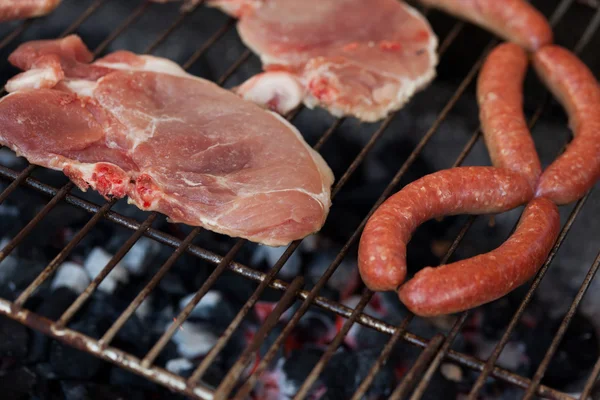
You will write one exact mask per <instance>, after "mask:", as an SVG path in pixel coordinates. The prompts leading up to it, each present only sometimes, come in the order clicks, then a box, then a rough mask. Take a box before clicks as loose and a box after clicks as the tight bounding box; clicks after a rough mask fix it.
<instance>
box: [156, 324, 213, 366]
mask: <svg viewBox="0 0 600 400" xmlns="http://www.w3.org/2000/svg"><path fill="white" fill-rule="evenodd" d="M172 323H173V322H172ZM172 323H171V324H172ZM171 324H168V325H167V327H166V329H168V328H169V327H170V326H171ZM166 329H165V330H166ZM218 339H219V338H218V336H217V335H216V334H214V333H213V332H211V330H210V329H209V328H208V326H207V325H205V324H196V323H193V322H189V321H186V322H184V323H183V325H181V327H179V329H177V332H176V333H175V335H174V336H173V342H175V344H176V345H177V351H178V352H179V354H180V355H182V356H183V357H186V358H196V357H200V356H204V355H206V354H207V353H208V352H209V351H210V349H212V348H213V347H214V345H215V344H216V343H217V340H218Z"/></svg>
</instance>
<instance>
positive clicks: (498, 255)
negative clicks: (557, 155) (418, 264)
mask: <svg viewBox="0 0 600 400" xmlns="http://www.w3.org/2000/svg"><path fill="white" fill-rule="evenodd" d="M559 229H560V217H559V214H558V208H557V207H556V205H555V204H554V203H553V202H552V201H550V200H548V199H545V198H537V199H534V200H532V201H531V202H530V203H529V204H528V205H527V207H525V211H524V212H523V215H522V216H521V219H520V221H519V224H518V225H517V228H516V230H515V232H514V233H513V234H512V235H511V236H510V238H508V240H507V241H506V242H504V243H503V244H502V245H501V246H500V247H498V248H497V249H495V250H493V251H491V252H489V253H486V254H482V255H479V256H475V257H472V258H469V259H466V260H462V261H458V262H455V263H452V264H447V265H443V266H441V267H437V268H431V267H426V268H424V269H422V270H421V271H419V272H418V273H417V274H416V275H415V276H414V277H413V278H412V279H411V280H409V281H408V282H406V283H405V284H404V285H403V286H402V287H401V288H400V290H399V291H398V294H399V297H400V300H401V301H402V302H403V303H404V305H406V307H407V308H408V309H409V310H411V311H412V312H413V313H415V314H417V315H420V316H435V315H442V314H451V313H455V312H459V311H464V310H466V309H469V308H473V307H476V306H478V305H481V304H484V303H488V302H490V301H493V300H496V299H498V298H500V297H502V296H504V295H505V294H507V293H508V292H510V291H511V290H513V289H515V288H516V287H517V286H520V285H522V284H523V283H525V282H526V281H527V280H529V279H530V278H531V277H533V275H535V273H536V272H537V271H538V270H539V268H540V266H541V265H542V264H543V262H544V260H545V259H546V257H547V256H548V253H549V252H550V250H551V249H552V246H553V244H554V242H555V241H556V237H557V236H558V231H559Z"/></svg>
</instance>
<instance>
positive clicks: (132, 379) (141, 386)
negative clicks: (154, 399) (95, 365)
mask: <svg viewBox="0 0 600 400" xmlns="http://www.w3.org/2000/svg"><path fill="white" fill-rule="evenodd" d="M108 381H109V382H110V384H111V385H114V386H117V387H122V388H133V389H137V390H144V391H148V392H156V391H157V390H158V385H157V384H155V383H154V382H152V381H151V380H149V379H148V378H145V377H143V376H140V375H137V374H134V373H133V372H129V371H127V370H126V369H123V368H119V367H112V368H111V369H110V374H109V378H108Z"/></svg>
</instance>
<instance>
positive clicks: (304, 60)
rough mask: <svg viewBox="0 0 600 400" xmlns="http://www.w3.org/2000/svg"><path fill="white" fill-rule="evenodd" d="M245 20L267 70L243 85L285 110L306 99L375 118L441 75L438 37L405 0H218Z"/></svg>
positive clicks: (242, 27)
mask: <svg viewBox="0 0 600 400" xmlns="http://www.w3.org/2000/svg"><path fill="white" fill-rule="evenodd" d="M209 4H211V5H213V6H216V7H219V8H221V9H222V10H224V11H225V12H227V13H229V14H231V15H234V16H235V17H237V18H239V19H240V21H239V22H238V25H237V27H238V32H239V34H240V36H241V37H242V40H243V41H244V43H245V44H246V45H247V46H248V47H249V48H250V49H252V50H253V51H254V52H255V53H257V54H259V55H260V57H261V60H262V62H263V64H264V68H265V70H266V71H267V72H266V73H263V74H260V75H257V76H255V77H253V78H251V79H250V80H249V81H247V82H246V83H244V84H243V85H242V86H241V87H239V88H238V92H239V93H240V94H241V95H243V96H244V97H245V98H247V99H250V100H253V101H255V102H257V103H259V104H263V105H267V106H269V107H270V108H272V109H276V110H277V111H279V112H281V113H285V112H287V111H289V110H291V109H293V108H294V107H296V106H297V105H298V104H300V102H302V101H304V103H305V104H306V105H307V106H308V107H313V106H316V105H319V106H322V107H325V108H326V109H328V110H329V111H330V112H331V113H332V114H333V115H336V116H343V115H352V116H356V117H358V118H360V119H361V120H364V121H376V120H378V119H380V118H383V117H385V116H386V115H387V114H388V113H390V112H391V111H394V110H397V109H399V108H401V107H402V106H403V105H404V104H405V103H406V102H407V101H408V100H409V98H410V97H411V96H412V95H413V94H414V93H415V92H416V91H417V90H419V89H421V88H422V87H424V86H425V85H427V84H428V83H429V82H430V81H431V80H432V79H433V77H434V76H435V67H436V65H437V54H436V49H437V37H436V36H435V34H434V33H433V32H432V30H431V27H430V26H429V24H428V22H427V21H426V20H425V18H423V16H421V15H420V14H419V13H418V12H417V11H416V10H415V9H413V8H411V7H410V6H408V5H406V4H404V3H403V2H401V1H398V0H302V1H299V0H211V1H209Z"/></svg>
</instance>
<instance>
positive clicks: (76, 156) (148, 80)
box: [0, 35, 333, 246]
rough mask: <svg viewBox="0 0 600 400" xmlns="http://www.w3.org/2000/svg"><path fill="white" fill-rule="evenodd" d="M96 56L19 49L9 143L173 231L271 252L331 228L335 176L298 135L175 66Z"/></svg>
mask: <svg viewBox="0 0 600 400" xmlns="http://www.w3.org/2000/svg"><path fill="white" fill-rule="evenodd" d="M92 58H93V57H92V55H91V53H90V52H89V50H88V49H87V48H86V47H85V45H84V44H83V42H82V41H81V39H79V37H77V36H75V35H71V36H68V37H66V38H64V39H57V40H48V41H34V42H28V43H25V44H23V45H21V46H20V47H19V48H18V49H17V50H15V52H14V53H13V54H11V56H10V57H9V60H10V62H11V63H12V64H13V65H15V66H17V67H19V68H20V69H21V70H23V71H24V72H23V73H21V74H19V75H17V76H15V77H14V78H12V79H11V80H10V81H9V84H8V85H7V89H9V91H11V93H10V94H9V95H7V96H5V97H4V98H2V99H1V100H0V144H3V145H5V146H7V147H10V148H11V149H12V150H14V151H16V152H17V153H18V154H19V155H23V156H24V157H26V158H27V159H28V160H29V161H30V162H32V163H35V164H38V165H42V166H45V167H48V168H53V169H57V170H62V171H63V172H64V173H65V174H66V175H67V176H69V178H71V179H72V180H73V181H74V182H75V183H76V184H77V186H79V187H80V188H81V189H82V190H85V189H87V188H88V187H91V188H93V189H95V190H97V191H98V192H100V193H101V194H102V195H104V196H105V197H107V198H111V197H117V198H120V197H125V196H127V197H128V202H130V203H132V204H135V205H136V206H137V207H139V208H141V209H143V210H155V211H159V212H162V213H164V214H166V215H167V216H168V217H169V220H170V221H172V222H183V223H187V224H190V225H196V226H203V227H205V228H207V229H210V230H213V231H216V232H220V233H224V234H227V235H230V236H236V237H243V238H246V239H249V240H251V241H255V242H258V243H262V244H266V245H271V246H281V245H286V244H288V243H290V242H291V241H293V240H296V239H300V238H303V237H305V236H307V235H309V234H311V233H313V232H316V231H318V230H319V229H320V228H321V226H322V225H323V223H324V222H325V218H326V217H327V214H328V212H329V208H330V206H331V200H330V191H331V185H332V183H333V174H332V172H331V170H330V169H329V167H328V166H327V164H326V163H325V161H324V160H323V158H322V157H321V156H320V155H319V154H318V153H317V152H315V151H314V150H313V149H312V148H310V147H309V146H308V145H307V144H306V142H305V141H304V139H303V138H302V136H301V135H300V133H299V132H298V131H297V129H296V128H295V127H294V126H292V125H291V124H289V123H288V122H287V121H285V120H284V119H283V118H281V117H280V116H279V115H277V114H275V113H272V112H270V111H266V110H263V109H261V108H260V107H258V106H257V105H255V104H253V103H251V102H247V101H244V100H242V99H240V98H239V97H238V96H237V95H235V94H233V93H232V92H229V91H227V90H224V89H222V88H220V87H218V86H217V85H215V84H213V83H212V82H209V81H206V80H204V79H201V78H198V77H195V76H192V75H190V74H188V73H186V72H185V71H184V70H183V69H181V67H179V66H178V65H177V64H175V63H173V62H172V61H169V60H165V59H162V58H158V57H152V56H138V55H136V54H133V53H130V52H126V51H118V52H115V53H112V54H109V55H107V56H106V57H104V58H102V59H100V60H97V61H95V62H92ZM32 70H34V71H35V73H31V71H32ZM47 76H50V79H47V78H46V77H47ZM35 77H38V82H36V79H35Z"/></svg>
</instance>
